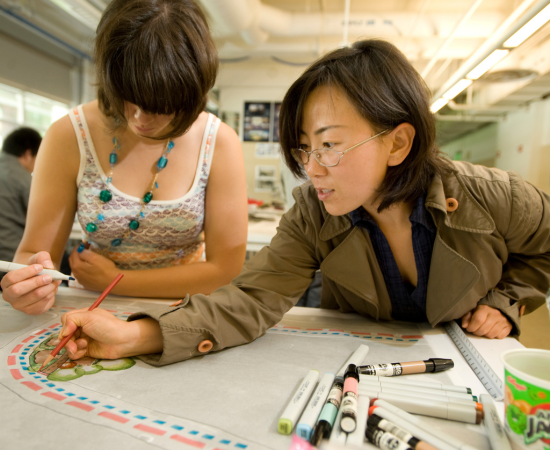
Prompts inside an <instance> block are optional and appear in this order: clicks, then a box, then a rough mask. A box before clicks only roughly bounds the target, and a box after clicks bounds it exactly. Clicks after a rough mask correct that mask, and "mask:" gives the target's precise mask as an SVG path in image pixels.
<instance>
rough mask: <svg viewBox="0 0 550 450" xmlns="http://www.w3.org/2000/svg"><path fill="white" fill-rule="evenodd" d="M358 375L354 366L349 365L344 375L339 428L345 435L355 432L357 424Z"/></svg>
mask: <svg viewBox="0 0 550 450" xmlns="http://www.w3.org/2000/svg"><path fill="white" fill-rule="evenodd" d="M358 385H359V373H358V371H357V366H356V365H355V364H350V365H349V366H348V369H347V370H346V374H345V375H344V396H343V397H342V407H341V408H340V409H341V410H342V421H341V422H340V427H341V428H342V430H344V431H345V432H346V433H351V432H352V431H353V430H355V426H356V424H357V386H358Z"/></svg>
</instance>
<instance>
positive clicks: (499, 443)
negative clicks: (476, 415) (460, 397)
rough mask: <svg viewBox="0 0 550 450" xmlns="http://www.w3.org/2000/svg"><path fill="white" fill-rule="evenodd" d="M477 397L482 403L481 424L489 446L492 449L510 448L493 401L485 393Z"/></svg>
mask: <svg viewBox="0 0 550 450" xmlns="http://www.w3.org/2000/svg"><path fill="white" fill-rule="evenodd" d="M479 399H480V400H481V404H482V405H483V414H484V415H483V424H484V425H485V431H486V432H487V436H488V437H489V442H490V443H491V448H492V449H493V450H511V447H510V441H508V437H507V436H506V432H505V431H504V427H503V426H502V422H501V421H500V417H499V416H498V411H497V408H496V407H495V402H493V399H492V398H491V396H490V395H487V394H481V395H480V396H479Z"/></svg>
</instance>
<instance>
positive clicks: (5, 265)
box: [0, 261, 74, 281]
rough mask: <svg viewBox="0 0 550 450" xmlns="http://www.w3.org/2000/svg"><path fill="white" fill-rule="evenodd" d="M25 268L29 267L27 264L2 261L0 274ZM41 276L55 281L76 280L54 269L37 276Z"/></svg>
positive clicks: (45, 270)
mask: <svg viewBox="0 0 550 450" xmlns="http://www.w3.org/2000/svg"><path fill="white" fill-rule="evenodd" d="M25 267H29V266H27V265H25V264H17V263H13V262H8V261H0V272H11V271H12V270H19V269H24V268H25ZM39 275H49V276H50V277H52V280H53V281H59V280H64V281H69V280H74V278H73V277H70V276H69V275H65V274H63V273H61V272H58V271H57V270H52V269H43V270H42V271H41V272H39V273H38V274H36V275H35V276H39Z"/></svg>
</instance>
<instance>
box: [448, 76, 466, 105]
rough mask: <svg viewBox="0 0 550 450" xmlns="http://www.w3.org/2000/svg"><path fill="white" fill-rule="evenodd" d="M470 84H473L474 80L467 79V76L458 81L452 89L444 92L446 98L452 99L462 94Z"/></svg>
mask: <svg viewBox="0 0 550 450" xmlns="http://www.w3.org/2000/svg"><path fill="white" fill-rule="evenodd" d="M470 84H472V80H467V79H466V78H463V79H462V80H460V81H459V82H458V83H456V84H455V85H454V86H453V87H452V88H451V89H449V90H448V91H447V92H445V93H444V94H443V98H444V99H446V100H452V99H453V98H455V97H456V96H457V95H458V94H460V93H461V92H462V91H463V90H464V89H466V88H467V87H468V86H470Z"/></svg>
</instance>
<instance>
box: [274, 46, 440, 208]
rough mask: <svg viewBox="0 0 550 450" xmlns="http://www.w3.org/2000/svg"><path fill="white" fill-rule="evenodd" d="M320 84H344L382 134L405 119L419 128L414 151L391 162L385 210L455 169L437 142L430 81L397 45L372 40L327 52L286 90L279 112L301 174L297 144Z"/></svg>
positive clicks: (382, 193)
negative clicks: (307, 106) (309, 102)
mask: <svg viewBox="0 0 550 450" xmlns="http://www.w3.org/2000/svg"><path fill="white" fill-rule="evenodd" d="M319 86H329V87H330V86H335V87H338V88H339V89H341V90H342V91H343V92H344V93H345V94H346V96H347V98H348V100H349V101H350V102H351V104H352V105H354V106H355V108H356V109H357V111H358V112H359V114H361V116H362V117H363V118H364V119H365V120H367V121H368V122H369V123H370V124H371V126H372V127H373V128H374V130H375V132H376V133H378V132H381V131H383V130H388V129H389V130H393V129H394V128H395V127H397V126H398V125H399V124H401V123H410V124H411V125H412V126H413V127H414V128H415V130H416V135H415V137H414V141H413V144H412V148H411V151H410V153H409V155H408V156H407V158H405V160H404V161H403V162H402V163H401V164H399V165H398V166H393V167H388V171H387V173H386V177H385V179H384V181H383V182H382V184H381V186H379V188H378V198H381V199H382V201H381V203H380V206H379V208H378V211H379V212H380V211H382V210H384V209H386V208H388V207H389V206H391V205H392V204H394V203H399V202H404V201H412V200H415V199H416V198H417V197H419V196H420V195H422V194H423V193H425V192H426V191H427V189H428V187H429V184H430V182H431V180H432V178H433V176H434V175H435V174H436V173H439V174H444V173H447V172H448V171H449V170H450V167H451V166H450V164H449V162H448V160H446V159H444V158H443V156H441V154H440V152H439V150H438V148H437V146H436V145H435V119H434V117H433V114H432V113H431V111H430V104H429V98H430V97H429V90H428V87H427V86H426V84H425V83H424V80H423V79H422V77H421V76H420V75H419V74H418V72H417V71H416V70H415V69H414V67H413V66H412V65H411V64H410V63H409V62H408V61H407V58H405V56H404V55H403V54H402V53H401V52H400V51H399V50H398V49H397V48H396V47H395V46H393V45H392V44H390V43H389V42H386V41H383V40H378V39H368V40H364V41H358V42H356V43H354V44H353V46H351V47H346V48H340V49H337V50H334V51H332V52H330V53H328V54H327V55H325V56H323V57H322V58H320V59H319V60H317V61H316V62H314V63H313V64H312V65H311V66H310V67H309V68H308V69H307V70H306V71H305V72H304V73H303V74H302V75H301V76H300V77H299V78H298V79H297V80H296V81H295V82H294V83H293V84H292V86H291V87H290V89H289V90H288V92H287V93H286V95H285V98H284V100H283V102H282V105H281V110H280V116H279V123H280V142H281V147H282V149H283V154H284V157H285V160H286V164H287V165H288V167H289V168H290V170H291V172H292V173H293V174H294V175H295V176H296V177H299V178H303V177H305V170H304V168H303V167H302V166H300V165H299V164H298V163H297V162H296V161H295V160H294V158H293V157H292V153H291V149H292V148H296V147H297V146H298V144H299V143H300V133H301V127H302V120H303V109H304V105H305V102H306V100H307V98H308V96H309V94H310V93H311V92H312V91H313V90H314V89H315V88H317V87H319Z"/></svg>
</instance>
